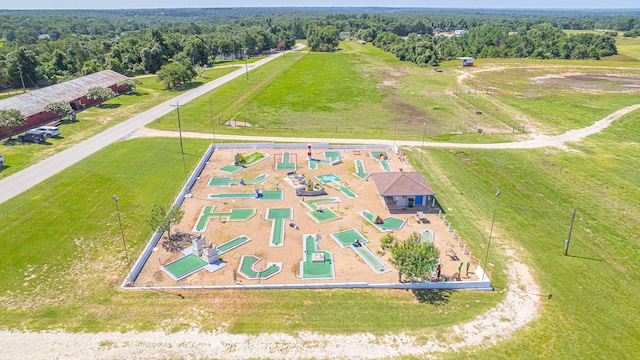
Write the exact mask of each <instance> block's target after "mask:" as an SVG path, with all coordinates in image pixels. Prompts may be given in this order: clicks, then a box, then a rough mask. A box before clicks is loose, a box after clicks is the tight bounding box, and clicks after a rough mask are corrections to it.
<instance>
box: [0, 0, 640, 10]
mask: <svg viewBox="0 0 640 360" xmlns="http://www.w3.org/2000/svg"><path fill="white" fill-rule="evenodd" d="M203 7H206V8H215V7H423V8H467V9H488V8H494V9H496V8H497V9H623V8H626V9H640V2H639V1H638V0H614V1H611V0H608V1H605V0H561V1H559V0H516V1H514V0H445V1H426V0H240V1H229V0H223V1H220V0H106V1H99V0H94V1H90V0H89V1H88V0H24V1H15V0H0V9H3V10H18V9H142V8H203Z"/></svg>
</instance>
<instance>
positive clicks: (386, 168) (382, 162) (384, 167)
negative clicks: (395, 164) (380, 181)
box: [379, 160, 391, 172]
mask: <svg viewBox="0 0 640 360" xmlns="http://www.w3.org/2000/svg"><path fill="white" fill-rule="evenodd" d="M379 162H380V166H382V170H384V171H386V172H389V171H391V165H389V161H387V160H379Z"/></svg>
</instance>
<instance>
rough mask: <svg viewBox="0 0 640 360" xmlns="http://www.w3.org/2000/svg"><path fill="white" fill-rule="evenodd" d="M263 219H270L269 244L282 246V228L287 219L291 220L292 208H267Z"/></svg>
mask: <svg viewBox="0 0 640 360" xmlns="http://www.w3.org/2000/svg"><path fill="white" fill-rule="evenodd" d="M265 220H271V221H272V224H271V237H270V239H269V246H284V229H285V222H286V221H287V220H293V209H291V208H288V209H267V213H266V214H265Z"/></svg>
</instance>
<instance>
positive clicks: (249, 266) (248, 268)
mask: <svg viewBox="0 0 640 360" xmlns="http://www.w3.org/2000/svg"><path fill="white" fill-rule="evenodd" d="M258 262H260V259H259V258H257V257H255V256H251V255H243V256H242V260H241V261H240V266H239V267H238V273H239V274H240V275H242V276H244V277H246V278H247V279H249V280H266V279H268V278H270V277H272V276H274V275H276V274H278V273H279V272H280V271H282V264H281V263H276V264H271V266H269V267H268V268H266V269H265V270H263V271H258V270H256V268H255V266H256V265H257V264H258Z"/></svg>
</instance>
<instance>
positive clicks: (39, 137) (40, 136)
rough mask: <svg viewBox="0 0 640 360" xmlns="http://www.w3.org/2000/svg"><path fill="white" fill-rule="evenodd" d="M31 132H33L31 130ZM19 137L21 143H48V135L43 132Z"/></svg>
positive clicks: (27, 133)
mask: <svg viewBox="0 0 640 360" xmlns="http://www.w3.org/2000/svg"><path fill="white" fill-rule="evenodd" d="M29 131H31V130H29ZM29 131H27V132H26V133H24V134H20V135H18V141H20V142H32V143H36V144H40V143H43V142H45V141H47V135H45V134H44V133H42V132H29Z"/></svg>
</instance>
